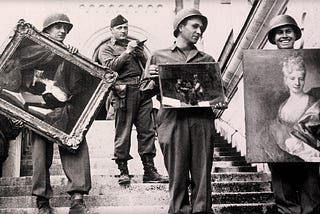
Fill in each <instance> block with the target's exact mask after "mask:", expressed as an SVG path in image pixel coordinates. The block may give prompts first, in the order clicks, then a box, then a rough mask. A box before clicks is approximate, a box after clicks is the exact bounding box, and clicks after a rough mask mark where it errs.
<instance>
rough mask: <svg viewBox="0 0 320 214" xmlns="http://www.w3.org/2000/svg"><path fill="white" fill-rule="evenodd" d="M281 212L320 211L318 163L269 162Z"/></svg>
mask: <svg viewBox="0 0 320 214" xmlns="http://www.w3.org/2000/svg"><path fill="white" fill-rule="evenodd" d="M269 168H270V171H271V176H272V188H273V191H274V195H275V202H276V206H277V209H278V212H279V213H282V214H311V213H312V214H316V213H320V183H319V182H320V180H319V164H318V163H269Z"/></svg>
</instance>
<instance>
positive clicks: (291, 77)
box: [285, 70, 305, 93]
mask: <svg viewBox="0 0 320 214" xmlns="http://www.w3.org/2000/svg"><path fill="white" fill-rule="evenodd" d="M304 80H305V72H304V71H299V70H295V71H293V72H292V73H290V74H288V75H287V76H286V77H285V83H286V85H287V86H288V88H289V90H290V92H292V93H302V92H303V86H304Z"/></svg>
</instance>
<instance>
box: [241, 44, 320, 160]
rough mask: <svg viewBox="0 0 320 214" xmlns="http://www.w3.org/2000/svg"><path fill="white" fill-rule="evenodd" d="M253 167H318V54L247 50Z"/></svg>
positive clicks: (246, 84)
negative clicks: (282, 164) (255, 164)
mask: <svg viewBox="0 0 320 214" xmlns="http://www.w3.org/2000/svg"><path fill="white" fill-rule="evenodd" d="M243 68H244V102H245V123H246V124H245V125H246V141H247V160H248V161H249V162H320V141H319V140H320V114H319V113H320V102H319V98H320V50H319V49H304V50H302V49H299V50H294V49H292V50H247V51H245V54H244V61H243Z"/></svg>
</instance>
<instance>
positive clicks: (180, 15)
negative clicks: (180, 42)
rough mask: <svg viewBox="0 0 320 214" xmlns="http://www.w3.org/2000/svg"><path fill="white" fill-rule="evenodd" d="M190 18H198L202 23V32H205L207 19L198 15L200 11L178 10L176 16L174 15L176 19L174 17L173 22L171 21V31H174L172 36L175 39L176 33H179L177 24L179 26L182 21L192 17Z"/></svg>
mask: <svg viewBox="0 0 320 214" xmlns="http://www.w3.org/2000/svg"><path fill="white" fill-rule="evenodd" d="M192 16H196V17H199V18H200V19H201V20H202V23H203V32H204V31H205V30H206V28H207V26H208V19H207V17H205V16H204V15H202V14H201V13H200V11H199V10H197V9H194V8H191V9H183V10H180V11H179V12H178V13H177V15H176V17H175V19H174V21H173V30H174V31H173V35H174V36H175V37H177V36H178V32H179V30H178V26H179V24H180V23H181V22H182V21H183V20H185V19H186V18H189V17H192Z"/></svg>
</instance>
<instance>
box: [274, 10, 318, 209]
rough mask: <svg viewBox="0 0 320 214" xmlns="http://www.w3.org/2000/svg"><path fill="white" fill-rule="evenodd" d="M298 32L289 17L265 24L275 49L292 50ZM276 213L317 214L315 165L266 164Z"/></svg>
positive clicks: (316, 168) (299, 32)
mask: <svg viewBox="0 0 320 214" xmlns="http://www.w3.org/2000/svg"><path fill="white" fill-rule="evenodd" d="M300 38H301V30H300V28H299V27H298V25H297V23H296V21H295V20H294V19H293V18H292V17H291V16H289V15H279V16H276V17H274V18H273V19H272V20H271V21H270V23H269V31H268V40H269V42H270V43H271V44H273V45H276V46H277V48H278V49H293V48H294V43H295V41H296V40H298V39H300ZM268 165H269V168H270V171H271V175H272V187H273V191H274V196H275V202H276V207H277V211H278V213H283V214H301V213H303V214H307V213H310V214H311V213H320V184H319V181H320V177H319V164H318V163H269V164H268Z"/></svg>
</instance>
